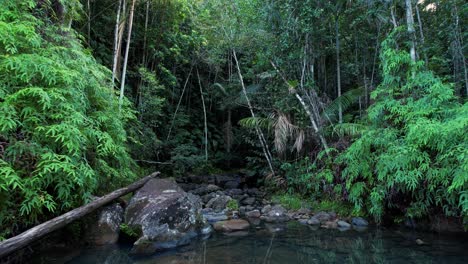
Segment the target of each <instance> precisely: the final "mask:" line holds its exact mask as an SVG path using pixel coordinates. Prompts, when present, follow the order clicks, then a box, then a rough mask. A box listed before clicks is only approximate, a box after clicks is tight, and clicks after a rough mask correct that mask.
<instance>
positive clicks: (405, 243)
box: [35, 224, 468, 264]
mask: <svg viewBox="0 0 468 264" xmlns="http://www.w3.org/2000/svg"><path fill="white" fill-rule="evenodd" d="M417 239H420V243H419V244H418V243H416V240H417ZM421 241H422V242H424V244H421ZM129 251H130V246H129V245H118V246H109V247H101V248H91V249H83V250H81V251H75V252H74V253H73V254H68V255H67V256H62V257H57V256H55V257H53V256H51V255H50V254H48V255H47V256H39V257H38V258H36V261H35V263H37V264H39V263H69V264H91V263H93V264H95V263H105V264H129V263H137V264H153V263H154V264H159V263H161V264H189V263H191V264H192V263H193V264H204V263H207V264H249V263H252V264H253V263H255V264H257V263H261V264H266V263H271V264H275V263H278V264H283V263H468V237H467V236H466V235H463V234H462V235H458V236H457V235H438V234H433V233H416V232H409V231H399V230H385V229H368V230H362V231H356V230H349V231H339V230H325V229H318V228H317V229H314V228H312V227H309V226H302V225H296V224H288V226H287V227H286V226H272V225H265V226H262V228H258V227H257V228H253V229H251V230H250V231H249V232H242V233H233V234H226V235H225V234H213V236H212V237H211V238H209V239H207V240H202V239H199V240H195V241H193V243H191V244H190V245H188V246H185V247H181V248H178V249H176V250H172V251H167V252H164V253H161V254H157V255H153V256H150V257H138V258H136V257H133V256H130V255H129Z"/></svg>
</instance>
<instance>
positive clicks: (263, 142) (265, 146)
mask: <svg viewBox="0 0 468 264" xmlns="http://www.w3.org/2000/svg"><path fill="white" fill-rule="evenodd" d="M232 55H233V57H234V60H235V62H236V68H237V73H238V76H239V81H240V83H241V86H242V92H243V93H244V96H245V100H246V101H247V106H248V107H249V110H250V114H251V115H252V118H253V119H254V120H255V131H256V132H257V136H258V140H259V141H260V144H261V145H262V149H263V154H264V155H265V158H266V160H267V162H268V166H269V167H270V170H271V173H273V175H274V174H275V170H274V169H273V164H272V157H271V153H270V150H269V148H268V144H267V142H266V140H265V137H264V136H263V133H262V130H261V129H260V128H259V127H258V124H257V122H256V119H255V118H256V117H255V113H254V110H253V107H252V104H251V103H250V99H249V96H248V95H247V90H246V88H245V84H244V78H243V77H242V73H241V70H240V66H239V61H238V60H237V54H236V51H235V50H234V49H233V50H232Z"/></svg>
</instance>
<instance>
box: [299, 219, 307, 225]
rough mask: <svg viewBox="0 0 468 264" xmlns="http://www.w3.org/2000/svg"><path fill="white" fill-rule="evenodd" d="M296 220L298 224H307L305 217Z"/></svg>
mask: <svg viewBox="0 0 468 264" xmlns="http://www.w3.org/2000/svg"><path fill="white" fill-rule="evenodd" d="M298 222H299V223H300V224H303V225H307V222H309V220H307V219H299V220H298Z"/></svg>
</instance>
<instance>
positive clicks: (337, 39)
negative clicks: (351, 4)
mask: <svg viewBox="0 0 468 264" xmlns="http://www.w3.org/2000/svg"><path fill="white" fill-rule="evenodd" d="M335 47H336V89H337V97H338V98H339V97H341V66H340V31H339V25H338V16H336V18H335ZM338 122H339V123H340V124H341V123H343V108H342V106H341V102H339V103H338Z"/></svg>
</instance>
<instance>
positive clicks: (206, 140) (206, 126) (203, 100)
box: [197, 69, 208, 161]
mask: <svg viewBox="0 0 468 264" xmlns="http://www.w3.org/2000/svg"><path fill="white" fill-rule="evenodd" d="M197 77H198V85H199V86H200V95H201V100H202V105H203V116H204V121H205V140H204V141H205V160H206V161H208V122H207V120H206V106H205V97H204V96H203V87H202V84H201V80H200V74H199V73H198V69H197Z"/></svg>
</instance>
